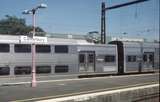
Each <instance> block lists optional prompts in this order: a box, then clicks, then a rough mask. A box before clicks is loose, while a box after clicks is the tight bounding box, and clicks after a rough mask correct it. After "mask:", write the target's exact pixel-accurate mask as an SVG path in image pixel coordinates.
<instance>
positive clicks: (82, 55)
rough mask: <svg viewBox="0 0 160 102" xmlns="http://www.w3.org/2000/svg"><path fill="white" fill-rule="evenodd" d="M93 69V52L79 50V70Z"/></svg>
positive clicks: (90, 70) (89, 70)
mask: <svg viewBox="0 0 160 102" xmlns="http://www.w3.org/2000/svg"><path fill="white" fill-rule="evenodd" d="M94 71H95V52H94V51H81V52H79V72H94Z"/></svg>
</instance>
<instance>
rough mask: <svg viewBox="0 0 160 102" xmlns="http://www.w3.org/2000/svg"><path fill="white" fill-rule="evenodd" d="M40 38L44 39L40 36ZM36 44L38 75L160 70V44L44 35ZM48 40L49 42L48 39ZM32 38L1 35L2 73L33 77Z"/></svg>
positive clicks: (0, 64) (0, 58)
mask: <svg viewBox="0 0 160 102" xmlns="http://www.w3.org/2000/svg"><path fill="white" fill-rule="evenodd" d="M40 40H41V39H40ZM42 40H44V41H40V42H35V43H36V58H35V59H36V73H37V75H49V74H50V75H67V74H83V73H85V74H86V73H106V74H116V73H119V74H123V73H134V72H136V73H137V72H148V71H159V68H160V64H159V51H160V50H159V43H145V42H129V41H118V40H117V41H111V42H109V43H108V44H94V43H89V42H87V41H86V40H81V39H71V38H70V39H63V38H45V39H42ZM46 40H47V41H46ZM32 41H33V40H31V38H29V37H26V36H9V35H1V36H0V76H30V75H31V69H32V52H31V49H32V46H31V44H32Z"/></svg>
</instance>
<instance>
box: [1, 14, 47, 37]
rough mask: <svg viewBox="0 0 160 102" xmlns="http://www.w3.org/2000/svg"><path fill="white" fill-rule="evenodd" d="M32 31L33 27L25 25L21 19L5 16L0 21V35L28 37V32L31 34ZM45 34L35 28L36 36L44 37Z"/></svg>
mask: <svg viewBox="0 0 160 102" xmlns="http://www.w3.org/2000/svg"><path fill="white" fill-rule="evenodd" d="M32 30H33V27H32V26H28V25H26V21H25V19H23V18H17V17H16V16H9V15H6V16H5V19H1V20H0V34H6V35H28V34H29V33H30V32H32ZM37 32H40V33H37ZM45 34H46V33H45V32H44V30H43V29H42V28H40V27H36V35H38V36H45Z"/></svg>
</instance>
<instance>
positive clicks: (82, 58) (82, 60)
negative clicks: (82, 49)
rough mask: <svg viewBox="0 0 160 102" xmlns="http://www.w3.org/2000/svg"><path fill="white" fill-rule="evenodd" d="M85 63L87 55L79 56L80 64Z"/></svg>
mask: <svg viewBox="0 0 160 102" xmlns="http://www.w3.org/2000/svg"><path fill="white" fill-rule="evenodd" d="M84 62H85V55H84V54H80V55H79V63H84Z"/></svg>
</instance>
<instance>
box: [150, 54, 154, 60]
mask: <svg viewBox="0 0 160 102" xmlns="http://www.w3.org/2000/svg"><path fill="white" fill-rule="evenodd" d="M153 60H154V58H153V55H152V54H150V55H149V62H153Z"/></svg>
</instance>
